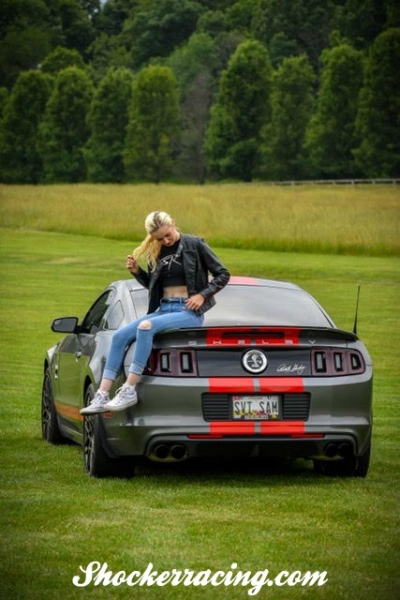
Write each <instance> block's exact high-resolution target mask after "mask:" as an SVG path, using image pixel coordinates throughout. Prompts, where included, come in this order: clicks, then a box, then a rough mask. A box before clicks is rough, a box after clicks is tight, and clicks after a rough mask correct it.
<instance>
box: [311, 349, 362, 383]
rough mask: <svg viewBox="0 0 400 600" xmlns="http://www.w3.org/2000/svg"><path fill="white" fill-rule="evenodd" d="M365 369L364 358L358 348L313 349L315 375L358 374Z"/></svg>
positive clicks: (313, 370)
mask: <svg viewBox="0 0 400 600" xmlns="http://www.w3.org/2000/svg"><path fill="white" fill-rule="evenodd" d="M364 371H365V363H364V359H363V357H362V355H361V354H360V352H358V351H357V350H350V349H348V348H343V349H337V348H313V350H312V351H311V374H312V375H314V376H317V377H318V376H319V377H335V376H339V375H356V374H360V373H364Z"/></svg>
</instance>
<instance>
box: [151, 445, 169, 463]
mask: <svg viewBox="0 0 400 600" xmlns="http://www.w3.org/2000/svg"><path fill="white" fill-rule="evenodd" d="M153 454H154V456H155V457H156V458H158V460H166V459H167V458H168V456H169V448H168V446H167V445H166V444H159V445H158V446H156V447H155V448H154V450H153Z"/></svg>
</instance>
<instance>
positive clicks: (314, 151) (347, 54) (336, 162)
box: [306, 44, 364, 178]
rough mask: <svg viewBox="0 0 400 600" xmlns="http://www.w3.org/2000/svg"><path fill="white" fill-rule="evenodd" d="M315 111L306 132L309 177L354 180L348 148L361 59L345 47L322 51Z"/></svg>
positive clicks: (353, 50)
mask: <svg viewBox="0 0 400 600" xmlns="http://www.w3.org/2000/svg"><path fill="white" fill-rule="evenodd" d="M322 58H323V67H322V72H321V82H320V89H319V93H318V97H317V100H316V110H315V113H314V115H313V117H312V119H311V121H310V124H309V127H308V130H307V141H306V147H307V152H308V154H309V161H310V175H311V176H313V177H337V178H341V177H342V178H345V177H354V176H357V174H358V173H357V168H356V166H355V164H354V160H353V154H352V149H353V148H354V143H355V137H354V136H355V119H356V115H357V108H358V98H359V93H360V89H361V87H362V84H363V70H364V60H363V55H362V53H361V52H360V51H358V50H355V49H354V48H352V47H351V46H349V45H348V44H342V45H340V46H336V47H334V48H331V49H330V50H326V51H325V52H324V54H323V57H322Z"/></svg>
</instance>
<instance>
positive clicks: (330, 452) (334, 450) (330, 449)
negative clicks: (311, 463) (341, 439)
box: [324, 444, 338, 458]
mask: <svg viewBox="0 0 400 600" xmlns="http://www.w3.org/2000/svg"><path fill="white" fill-rule="evenodd" d="M324 453H325V456H327V457H328V458H334V457H335V456H337V454H338V447H337V446H336V444H327V445H326V446H325V448H324Z"/></svg>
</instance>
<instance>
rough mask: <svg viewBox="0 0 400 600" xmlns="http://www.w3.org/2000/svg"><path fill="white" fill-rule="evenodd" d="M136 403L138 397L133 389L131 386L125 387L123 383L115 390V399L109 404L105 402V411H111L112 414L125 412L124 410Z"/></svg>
mask: <svg viewBox="0 0 400 600" xmlns="http://www.w3.org/2000/svg"><path fill="white" fill-rule="evenodd" d="M137 402H138V397H137V394H136V390H135V388H134V387H133V386H131V385H126V383H125V384H124V385H123V386H122V387H120V388H119V389H118V390H117V394H116V396H115V398H114V399H113V400H111V401H110V402H107V404H106V410H111V411H113V412H116V411H119V410H125V408H129V407H130V406H135V404H137Z"/></svg>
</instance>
